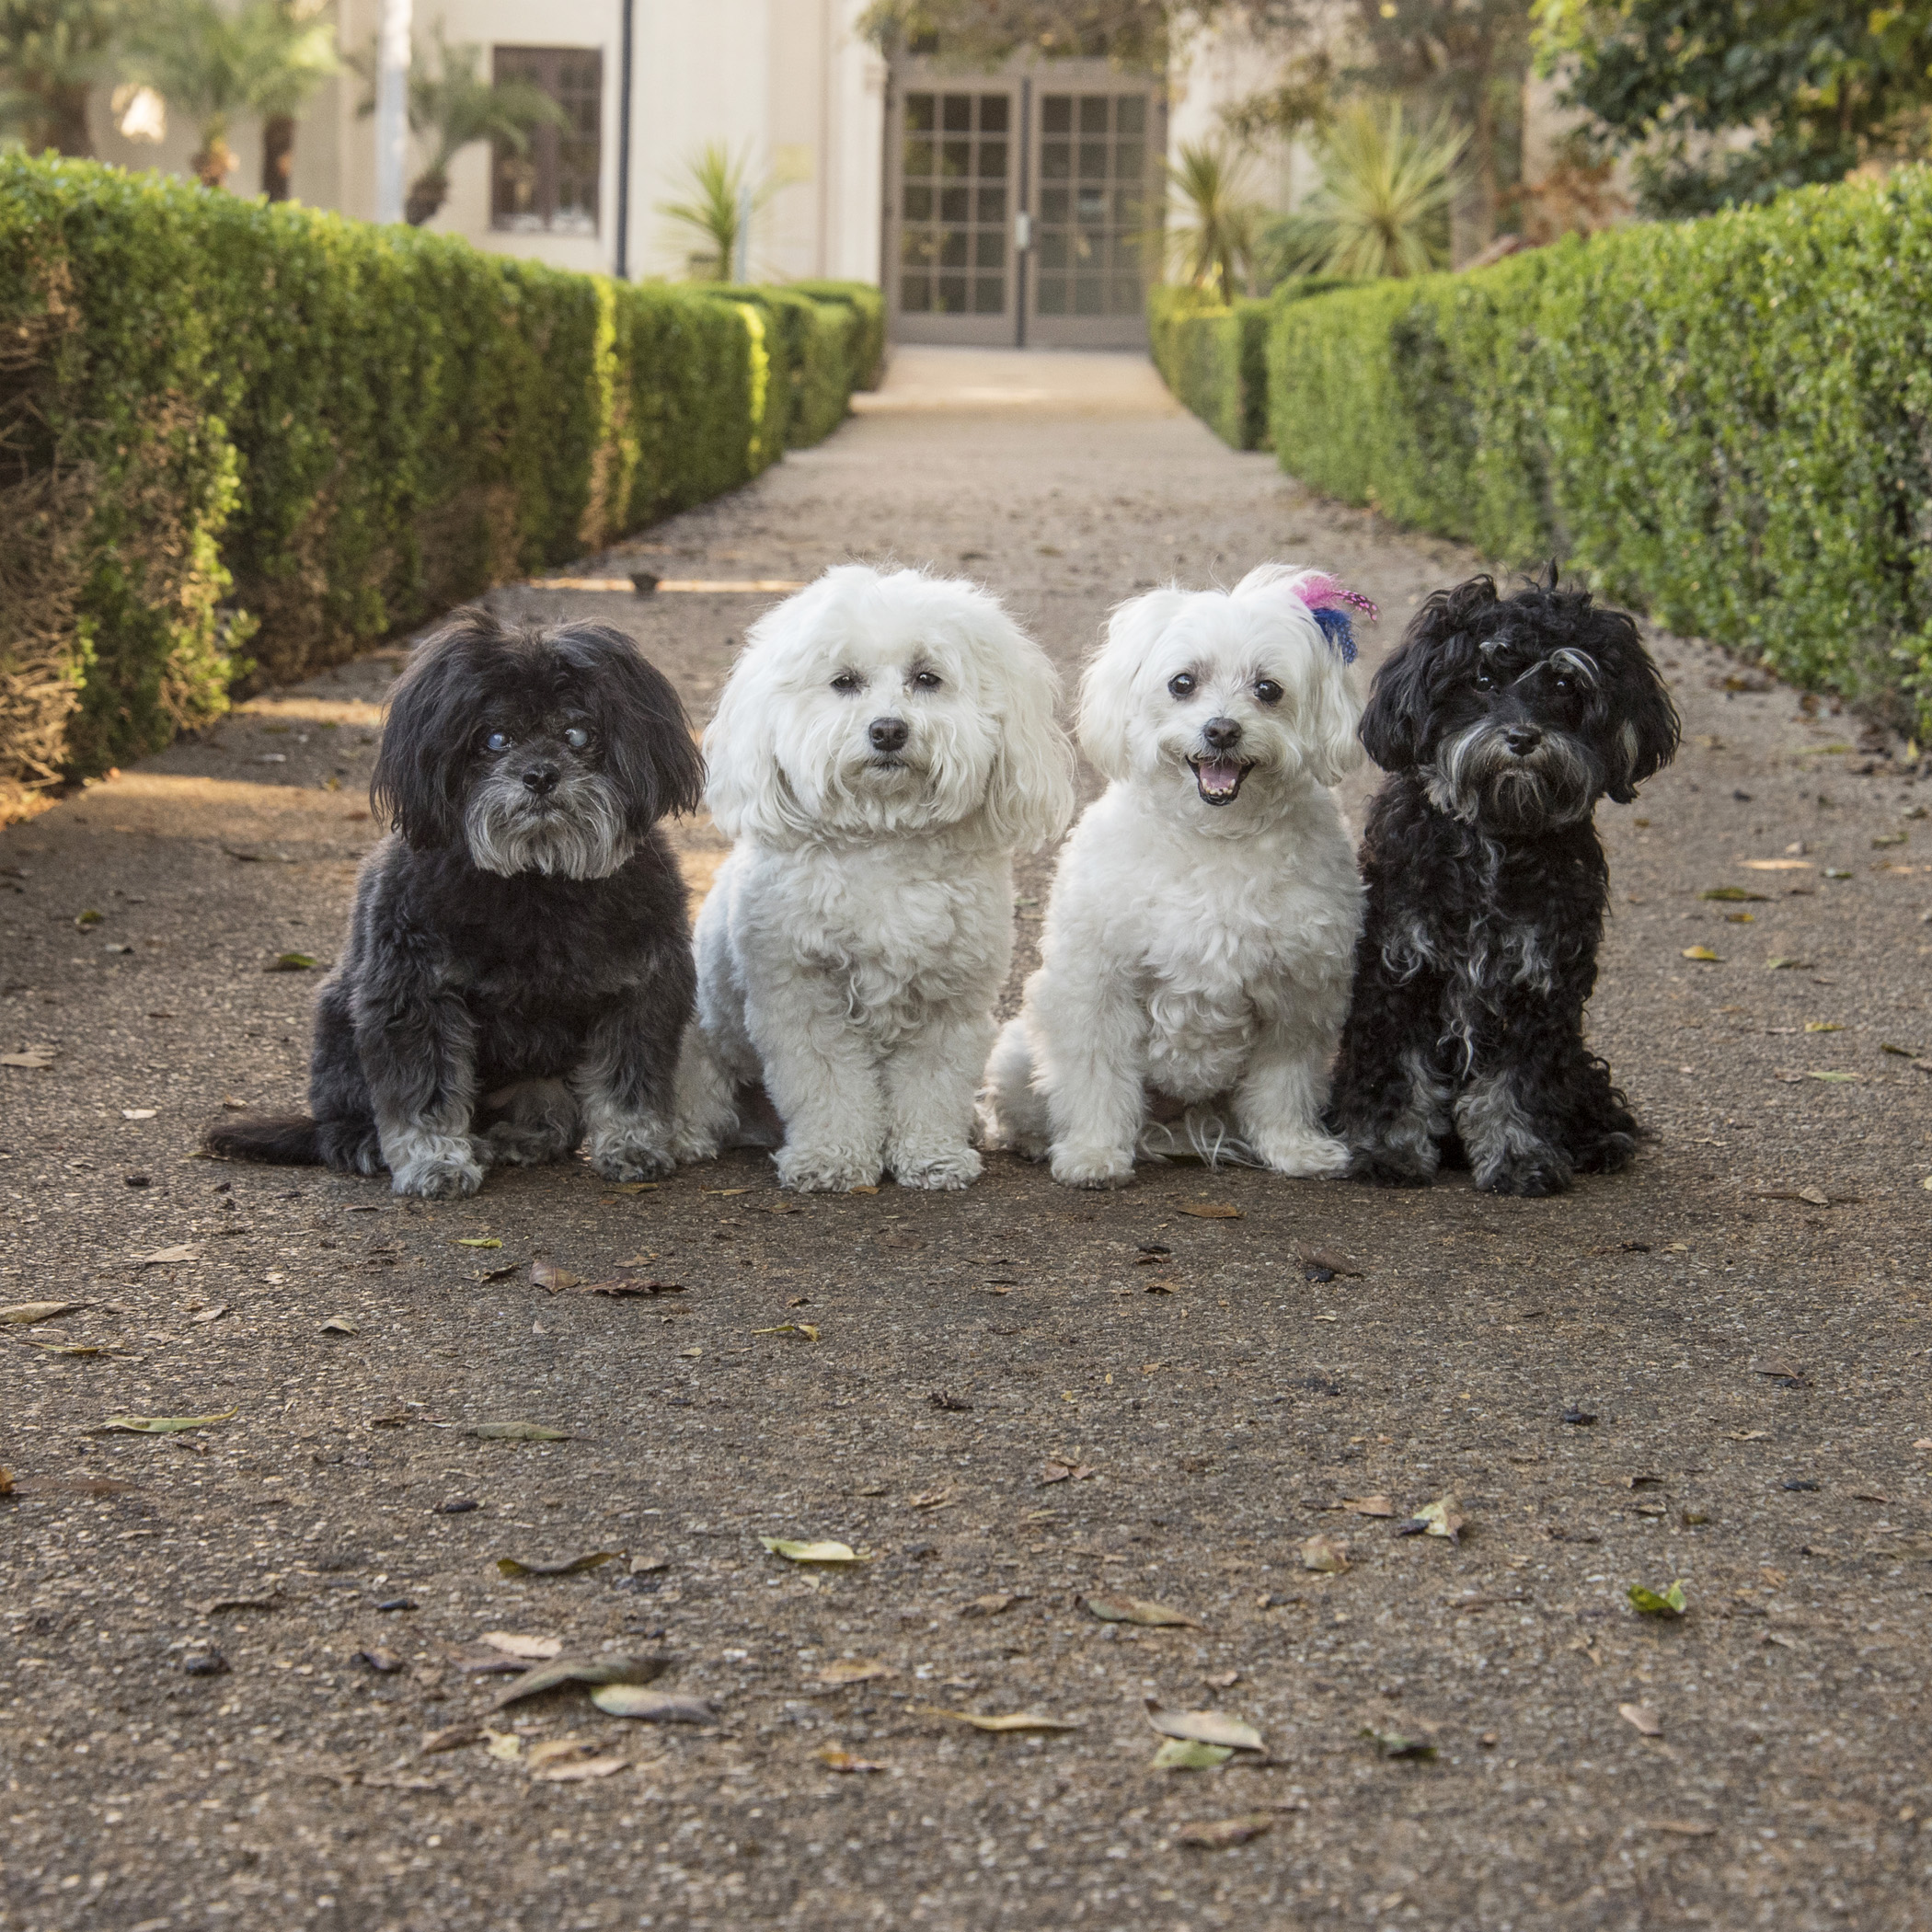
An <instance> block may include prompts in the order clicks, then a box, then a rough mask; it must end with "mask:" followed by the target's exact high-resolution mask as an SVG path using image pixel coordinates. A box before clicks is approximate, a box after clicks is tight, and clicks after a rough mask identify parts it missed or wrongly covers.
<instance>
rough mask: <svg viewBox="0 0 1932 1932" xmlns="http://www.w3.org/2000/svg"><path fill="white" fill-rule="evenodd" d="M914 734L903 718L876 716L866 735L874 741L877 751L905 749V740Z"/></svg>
mask: <svg viewBox="0 0 1932 1932" xmlns="http://www.w3.org/2000/svg"><path fill="white" fill-rule="evenodd" d="M912 735H913V734H912V732H911V731H910V730H907V729H906V722H905V719H903V718H875V719H873V720H872V722H871V723H870V724H869V725H868V726H867V727H866V736H867V737H868V738H869V739H870V740H871V741H872V749H873V750H874V751H875V752H899V751H903V750H904V749H905V741H906V740H907V739H908V738H910V737H911V736H912Z"/></svg>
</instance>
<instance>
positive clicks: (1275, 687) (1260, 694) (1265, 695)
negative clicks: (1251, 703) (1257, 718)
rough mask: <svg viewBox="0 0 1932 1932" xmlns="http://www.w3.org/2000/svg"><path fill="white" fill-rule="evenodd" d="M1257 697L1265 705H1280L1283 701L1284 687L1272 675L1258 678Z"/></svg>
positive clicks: (1256, 685) (1256, 682) (1256, 681)
mask: <svg viewBox="0 0 1932 1932" xmlns="http://www.w3.org/2000/svg"><path fill="white" fill-rule="evenodd" d="M1255 697H1256V699H1257V700H1258V701H1259V703H1261V704H1264V705H1278V704H1280V703H1281V701H1282V687H1281V686H1280V685H1279V684H1276V683H1275V681H1274V680H1273V679H1272V678H1271V677H1260V678H1257V679H1256V680H1255Z"/></svg>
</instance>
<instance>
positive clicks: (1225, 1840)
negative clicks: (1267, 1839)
mask: <svg viewBox="0 0 1932 1932" xmlns="http://www.w3.org/2000/svg"><path fill="white" fill-rule="evenodd" d="M1273 1823H1274V1820H1273V1819H1272V1818H1271V1817H1269V1815H1268V1814H1267V1812H1265V1811H1249V1812H1248V1813H1247V1814H1246V1815H1245V1816H1243V1817H1240V1818H1214V1819H1205V1820H1202V1822H1200V1823H1195V1824H1183V1825H1181V1826H1180V1827H1179V1829H1178V1830H1177V1831H1176V1832H1175V1834H1174V1838H1175V1842H1176V1843H1177V1844H1179V1845H1198V1846H1201V1847H1202V1849H1203V1850H1207V1851H1225V1849H1226V1848H1227V1847H1228V1846H1231V1845H1246V1844H1247V1843H1248V1840H1249V1839H1250V1838H1259V1836H1260V1835H1261V1834H1262V1833H1263V1832H1265V1831H1268V1830H1269V1829H1270V1828H1271V1826H1272V1825H1273Z"/></svg>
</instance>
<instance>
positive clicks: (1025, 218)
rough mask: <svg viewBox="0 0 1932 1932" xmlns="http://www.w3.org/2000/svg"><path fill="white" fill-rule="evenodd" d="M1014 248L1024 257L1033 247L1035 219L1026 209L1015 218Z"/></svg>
mask: <svg viewBox="0 0 1932 1932" xmlns="http://www.w3.org/2000/svg"><path fill="white" fill-rule="evenodd" d="M1013 246H1014V247H1016V248H1018V250H1019V252H1020V253H1021V254H1022V255H1024V254H1025V253H1026V252H1027V250H1028V249H1029V248H1030V247H1032V246H1033V217H1032V216H1031V215H1030V214H1029V213H1027V211H1026V210H1025V209H1024V208H1022V209H1021V210H1020V211H1019V213H1018V214H1016V215H1015V216H1014V217H1013Z"/></svg>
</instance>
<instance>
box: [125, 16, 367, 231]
mask: <svg viewBox="0 0 1932 1932" xmlns="http://www.w3.org/2000/svg"><path fill="white" fill-rule="evenodd" d="M335 39H336V37H335V29H334V28H333V27H331V26H330V25H329V24H328V22H327V21H326V20H323V19H320V18H317V17H316V14H315V10H314V9H313V8H311V9H310V10H309V11H308V12H307V14H306V16H304V15H303V14H300V13H298V12H297V10H296V8H295V7H294V6H290V5H284V4H283V0H248V5H247V6H244V7H243V8H242V9H241V11H240V12H239V13H235V14H230V13H224V11H223V10H222V8H221V7H220V6H217V5H215V0H167V5H166V6H161V7H158V8H156V9H155V11H154V12H152V13H151V14H149V15H148V16H147V17H146V18H144V20H143V21H142V23H141V26H140V29H139V30H138V31H137V32H136V33H135V34H134V35H133V36H132V38H131V40H130V43H129V53H130V56H131V59H132V64H133V66H134V67H135V69H136V71H137V73H138V74H139V76H140V78H141V79H143V80H144V81H145V82H146V83H147V84H148V85H149V86H152V87H153V88H155V91H156V92H157V93H159V94H160V95H161V97H162V98H164V99H166V100H169V101H172V102H173V103H174V104H175V105H176V106H178V107H179V108H181V109H183V110H184V111H185V112H187V113H188V114H190V115H191V116H192V117H193V119H194V121H195V123H196V126H197V128H198V129H199V131H200V133H201V145H200V146H199V147H198V148H197V149H196V150H195V152H194V154H193V155H191V156H190V159H189V166H190V167H192V168H193V169H194V172H195V178H196V179H198V180H199V181H200V182H201V185H202V187H204V188H220V187H222V186H223V185H224V183H225V182H226V180H227V178H228V177H229V176H230V175H231V174H233V173H234V172H235V167H236V156H235V150H234V149H233V148H232V147H230V146H229V144H228V124H229V122H230V121H232V120H233V119H234V118H235V116H236V114H240V113H259V114H260V115H261V116H262V117H263V118H264V120H265V121H275V120H277V119H282V120H284V121H288V122H290V123H291V125H290V126H289V127H288V128H287V130H286V131H285V132H284V133H283V134H282V140H281V145H280V150H279V153H278V152H277V151H276V148H275V146H274V144H273V143H272V142H271V141H270V140H267V139H265V141H264V149H265V152H264V155H263V157H262V173H263V177H264V179H263V187H264V189H265V190H267V192H268V193H269V195H270V199H271V200H279V199H281V198H282V195H285V194H286V193H287V192H288V164H289V158H290V148H291V147H292V145H293V139H294V133H293V117H294V110H295V109H296V108H298V107H299V106H300V105H301V104H302V102H303V101H304V100H305V98H307V96H308V95H309V94H311V93H312V92H313V91H314V90H315V89H316V87H317V86H320V85H321V84H322V82H323V81H325V80H326V79H328V76H329V75H331V74H333V73H335V71H336V68H337V59H336V46H335ZM278 188H279V190H280V193H279V194H278V193H277V189H278Z"/></svg>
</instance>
